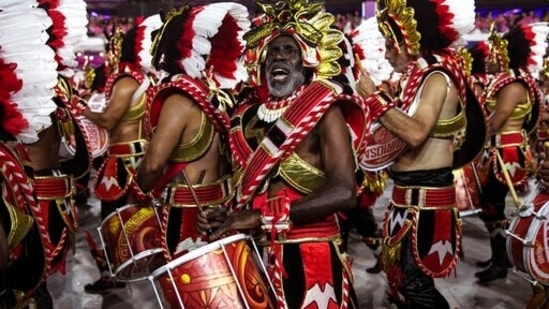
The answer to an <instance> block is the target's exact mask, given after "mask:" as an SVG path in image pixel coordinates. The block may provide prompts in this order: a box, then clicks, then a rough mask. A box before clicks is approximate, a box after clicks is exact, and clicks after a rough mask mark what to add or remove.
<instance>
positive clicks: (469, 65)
mask: <svg viewBox="0 0 549 309" xmlns="http://www.w3.org/2000/svg"><path fill="white" fill-rule="evenodd" d="M458 54H459V55H460V57H461V64H462V65H463V69H464V70H465V74H466V75H471V72H472V71H473V61H474V60H473V56H472V55H471V53H470V52H469V50H467V48H465V47H460V48H459V49H458Z"/></svg>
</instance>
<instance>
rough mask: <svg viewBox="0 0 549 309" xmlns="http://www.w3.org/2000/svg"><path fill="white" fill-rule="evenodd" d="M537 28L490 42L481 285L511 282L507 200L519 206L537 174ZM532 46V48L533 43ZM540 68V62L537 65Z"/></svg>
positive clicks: (514, 30)
mask: <svg viewBox="0 0 549 309" xmlns="http://www.w3.org/2000/svg"><path fill="white" fill-rule="evenodd" d="M530 33H532V29H531V26H529V25H523V26H516V27H514V28H512V29H511V30H509V31H508V32H507V33H506V34H505V35H504V36H503V37H502V36H501V35H499V34H498V33H496V32H495V30H494V26H493V25H492V27H491V31H490V34H489V37H488V45H489V46H490V57H489V58H488V59H487V62H486V68H487V73H489V74H496V75H495V77H494V78H493V79H492V81H491V82H490V84H488V85H487V87H486V89H485V91H484V94H483V97H482V98H481V101H482V103H483V105H484V108H485V109H486V113H487V115H489V116H488V140H487V144H486V147H485V154H484V155H482V156H481V158H483V160H484V161H483V162H481V163H480V164H481V165H483V166H484V167H483V169H485V170H486V171H487V172H486V173H483V174H486V175H487V176H486V179H483V180H481V182H482V183H483V187H482V192H483V197H482V205H481V207H482V213H481V215H480V218H481V219H482V221H483V222H484V225H485V226H486V228H487V230H488V233H489V235H490V249H491V258H490V261H488V262H487V263H485V266H488V267H487V268H486V269H484V270H482V271H479V272H477V273H475V276H476V277H478V279H479V281H481V282H490V281H493V280H496V279H498V278H505V277H506V276H507V268H508V266H509V262H508V258H507V253H506V248H505V238H506V235H505V231H504V229H505V228H506V216H505V207H506V205H505V200H506V196H507V194H508V193H511V197H512V198H513V201H514V203H515V206H517V207H518V206H519V205H520V202H519V199H518V197H517V196H518V194H520V193H524V192H526V191H527V190H528V177H529V175H530V173H529V172H530V171H532V170H533V155H532V153H531V152H530V147H529V144H528V135H529V134H530V133H531V132H532V131H533V130H534V129H535V126H536V123H537V120H538V113H539V108H540V103H541V97H540V96H539V90H538V87H537V85H536V81H535V80H534V79H533V78H532V76H531V74H530V73H529V72H528V68H527V65H528V64H529V63H532V60H533V59H532V56H533V49H532V50H531V47H530V46H532V45H535V44H536V42H535V40H533V39H532V37H535V36H531V35H529V34H530ZM530 40H532V42H530ZM534 63H536V62H534Z"/></svg>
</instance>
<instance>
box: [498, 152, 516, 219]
mask: <svg viewBox="0 0 549 309" xmlns="http://www.w3.org/2000/svg"><path fill="white" fill-rule="evenodd" d="M495 153H496V156H497V158H498V163H499V165H500V166H501V172H502V173H503V177H505V182H506V183H507V186H508V187H509V192H510V193H511V197H512V198H513V202H514V203H515V206H516V207H517V208H519V207H520V206H521V204H522V202H521V201H520V199H519V197H518V195H517V191H515V187H514V186H513V182H512V181H511V176H509V171H508V170H507V168H506V167H505V162H503V159H502V158H501V155H500V154H499V151H498V150H497V149H496V150H495Z"/></svg>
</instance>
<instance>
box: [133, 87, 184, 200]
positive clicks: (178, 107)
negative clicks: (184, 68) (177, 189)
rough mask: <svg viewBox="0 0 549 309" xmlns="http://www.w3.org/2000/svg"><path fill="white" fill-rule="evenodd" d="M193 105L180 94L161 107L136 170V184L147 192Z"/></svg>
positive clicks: (167, 100)
mask: <svg viewBox="0 0 549 309" xmlns="http://www.w3.org/2000/svg"><path fill="white" fill-rule="evenodd" d="M193 106H194V103H193V102H192V101H191V100H190V99H189V98H188V97H186V96H184V95H181V94H174V95H171V96H170V97H168V98H167V99H166V101H165V102H164V104H163V106H162V110H161V112H160V116H159V119H158V125H157V127H156V131H155V132H154V135H153V137H152V138H151V141H150V143H149V146H148V148H147V152H146V153H145V156H144V157H143V161H142V162H141V164H140V165H139V168H138V170H137V184H138V185H139V188H141V190H142V191H143V192H149V191H150V190H151V189H152V188H153V187H154V185H155V183H156V181H157V180H158V178H159V177H160V176H161V174H162V171H163V169H164V166H165V165H166V163H167V162H168V159H169V158H170V155H171V154H172V152H173V151H174V149H175V148H176V147H177V145H178V144H179V143H180V141H181V136H182V135H183V132H184V130H185V127H186V125H187V121H186V120H185V119H186V117H188V116H187V115H189V114H191V109H192V108H193Z"/></svg>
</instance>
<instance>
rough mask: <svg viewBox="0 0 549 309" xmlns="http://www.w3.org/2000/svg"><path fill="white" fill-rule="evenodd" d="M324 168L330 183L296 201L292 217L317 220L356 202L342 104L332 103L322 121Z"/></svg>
mask: <svg viewBox="0 0 549 309" xmlns="http://www.w3.org/2000/svg"><path fill="white" fill-rule="evenodd" d="M318 129H319V135H320V153H321V162H322V170H323V171H324V173H325V176H326V182H325V183H324V184H323V185H322V186H321V187H320V188H318V189H317V190H316V191H315V192H313V193H311V194H309V195H307V196H305V197H304V198H302V199H300V200H298V201H296V202H295V203H292V206H291V211H290V219H291V221H293V222H296V223H300V222H305V221H315V220H316V219H319V218H324V217H326V216H327V215H329V214H332V213H335V212H337V211H340V210H346V209H350V208H352V207H354V206H355V205H356V178H355V160H354V157H353V151H352V145H351V138H350V136H349V130H348V128H347V125H346V123H345V119H344V117H343V114H342V112H341V109H340V108H339V107H338V106H332V107H331V108H330V109H329V110H328V111H327V112H326V114H325V115H324V117H323V118H322V119H321V121H320V122H319V124H318Z"/></svg>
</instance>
